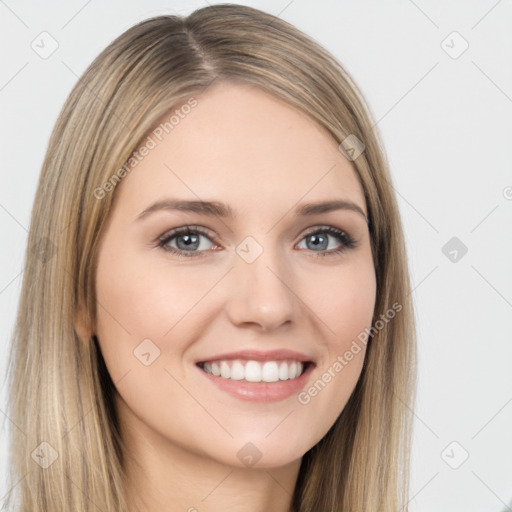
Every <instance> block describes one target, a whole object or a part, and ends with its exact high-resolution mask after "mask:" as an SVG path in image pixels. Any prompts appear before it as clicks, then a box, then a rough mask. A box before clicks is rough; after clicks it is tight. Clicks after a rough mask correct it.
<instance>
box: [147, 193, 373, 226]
mask: <svg viewBox="0 0 512 512" xmlns="http://www.w3.org/2000/svg"><path fill="white" fill-rule="evenodd" d="M161 210H170V211H172V210H177V211H182V212H191V213H198V214H200V215H208V216H215V217H222V218H231V219H234V218H236V217H237V215H236V214H235V212H234V211H233V209H232V208H231V207H230V206H229V205H227V204H224V203H221V202H219V201H195V200H184V199H164V200H162V201H157V202H156V203H154V204H152V205H151V206H149V207H148V208H146V209H145V210H144V211H142V212H141V213H140V214H139V215H138V216H137V220H138V219H142V218H144V217H147V216H148V215H149V214H151V213H153V212H156V211H161ZM336 210H348V211H354V212H357V213H359V214H360V215H362V216H363V217H364V219H365V221H366V222H368V219H367V218H366V215H365V213H364V211H363V210H362V208H361V207H360V206H359V205H357V204H356V203H353V202H352V201H348V200H344V199H333V200H329V201H321V202H316V203H305V204H302V205H300V206H298V207H297V208H296V209H295V215H298V216H300V217H306V216H311V215H317V214H319V213H327V212H332V211H336Z"/></svg>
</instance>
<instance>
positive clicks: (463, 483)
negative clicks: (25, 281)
mask: <svg viewBox="0 0 512 512" xmlns="http://www.w3.org/2000/svg"><path fill="white" fill-rule="evenodd" d="M209 3H211V4H213V3H217V2H213V1H210V2H209ZM240 3H244V4H246V5H251V6H254V7H257V8H260V9H263V10H266V11H268V12H270V13H272V14H275V15H279V16H280V17H282V18H283V19H285V20H287V21H289V22H291V23H293V24H294V25H296V26H297V27H298V28H300V29H302V30H303V31H305V32H306V33H308V34H310V35H311V36H313V37H314V38H315V39H317V40H318V41H319V42H320V43H322V44H323V45H325V46H326V47H327V48H328V49H329V50H330V51H331V52H332V53H334V54H335V55H336V56H337V57H338V58H339V59H340V61H341V62H342V63H343V64H344V65H345V66H346V68H347V69H348V71H349V72H350V73H351V74H352V75H353V76H354V78H355V79H356V81H357V82H358V83H359V85H360V86H361V88H362V90H363V92H364V94H365V95H366V97H367V99H368V101H369V103H370V105H371V108H372V110H373V114H374V115H375V118H376V120H377V121H378V128H379V129H380V130H381V132H382V135H383V139H384V143H385V146H386V150H387V153H388V157H389V161H390V164H391V170H392V175H393V180H394V186H395V189H396V193H397V196H398V201H399V206H400V210H401V213H402V216H403V221H404V226H405V231H406V239H407V244H408V250H409V260H410V267H411V273H412V282H413V287H414V291H413V296H414V301H415V308H416V313H417V321H418V333H419V362H420V367H419V390H418V400H417V407H416V410H415V411H414V417H415V427H414V428H415V431H414V441H413V443H414V446H413V465H412V486H411V502H410V510H411V512H430V511H434V510H435V511H450V512H456V511H464V512H472V511H475V512H476V511H478V512H482V511H496V512H498V511H503V510H512V508H509V509H507V504H509V506H510V507H512V457H511V456H512V435H511V433H512V372H511V369H510V367H511V364H510V363H511V362H512V344H511V338H512V336H511V331H512V329H511V322H510V318H511V308H512V271H511V262H512V238H511V220H512V171H511V169H512V166H511V163H512V149H511V148H512V144H511V141H512V122H511V121H510V119H511V116H512V66H511V63H512V30H511V22H512V3H511V2H510V1H496V0H491V1H487V0H486V1H479V2H476V1H471V2H470V1H464V2H463V1H457V2H456V1H451V2H441V1H438V2H434V1H419V0H417V1H416V2H413V1H412V0H408V1H407V0H403V1H398V0H395V1H391V2H377V1H374V2H370V1H358V2H356V1H345V2H335V1H334V0H332V1H328V0H324V1H317V2H307V1H305V0H292V1H289V0H280V1H277V0H275V1H274V2H271V1H270V0H267V1H253V2H240ZM205 5H207V3H206V2H201V1H189V2H185V1H175V0H170V1H167V2H163V1H156V0H153V1H144V2H142V1H135V0H131V1H126V0H124V1H120V0H118V1H111V2H108V3H106V2H99V1H98V0H90V1H88V2H87V1H84V0H80V1H75V0H73V1H66V2H64V1H62V2H57V1H46V2H35V1H30V2H29V1H15V0H6V1H0V48H1V66H0V108H1V118H0V119H1V122H0V141H1V142H0V144H1V146H0V148H1V161H0V172H1V182H0V184H1V186H0V227H1V230H2V250H1V252H0V330H1V332H2V337H1V339H0V343H1V344H2V345H1V346H2V349H3V354H4V355H5V357H2V358H0V371H1V375H2V377H3V376H4V375H5V370H6V363H7V349H8V346H9V337H10V335H11V333H12V328H13V324H14V318H15V312H16V307H17V301H18V297H19V291H20V284H21V276H22V262H23V258H24V251H25V244H26V238H27V229H28V226H29V218H30V211H31V207H32V201H33V197H34V193H35V188H36V184H37V179H38V175H39V171H40V166H41V163H42V160H43V156H44V152H45V150H46V145H47V142H48V137H49V135H50V132H51V129H52V127H53V124H54V122H55V120H56V118H57V116H58V113H59V111H60V109H61V107H62V104H63V102H64V100H65V98H66V96H67V95H68V94H69V92H70V90H71V88H72V87H73V85H74V84H75V82H76V80H77V78H78V76H79V75H80V74H81V73H82V72H83V71H84V70H85V68H86V67H87V65H88V64H89V63H90V62H91V61H92V60H93V59H94V57H96V55H97V54H98V53H99V52H100V51H101V50H102V49H103V48H104V47H105V46H106V45H107V44H108V43H109V42H110V41H111V40H112V39H114V38H115V37H117V36H118V35H119V34H121V33H122V32H123V31H124V30H126V29H127V28H129V27H130V26H132V25H133V24H135V23H136V22H138V21H140V20H143V19H145V18H148V17H151V16H155V15H158V14H174V13H176V14H188V13H190V12H191V11H192V10H194V9H195V8H197V7H202V6H205ZM44 31H46V32H48V34H50V36H48V35H40V34H41V33H42V32H44ZM453 32H457V33H458V34H453ZM53 40H54V41H56V43H54V42H52V41H53ZM52 44H58V48H57V49H56V51H54V53H53V54H51V55H50V56H47V55H41V53H43V52H44V51H49V50H51V49H52V46H51V45H52ZM466 45H469V46H468V48H467V49H466V50H465V51H463V50H464V49H465V47H466ZM33 47H34V48H33ZM43 47H44V48H43ZM36 50H37V51H36ZM42 57H47V58H42ZM48 200H51V198H48ZM453 237H456V239H455V240H452V241H451V242H450V240H451V239H452V238H453ZM446 244H448V245H446ZM464 246H465V247H466V248H467V253H465V254H463V250H464ZM454 251H455V252H454ZM0 384H1V386H2V388H1V392H0V410H1V411H2V412H3V411H5V403H6V385H5V378H3V379H2V380H1V383H0ZM3 416H4V421H3V429H2V430H1V432H0V453H1V454H2V458H1V459H0V464H1V467H0V473H1V474H0V477H1V478H0V485H2V488H1V489H0V491H1V492H0V496H1V495H3V494H5V492H7V488H6V485H5V483H4V482H5V477H6V474H7V471H8V468H7V463H6V455H7V450H8V446H7V442H6V435H7V433H6V432H7V428H9V427H10V425H11V423H10V421H9V420H8V419H7V418H5V414H4V415H3ZM466 456H467V457H468V458H467V460H464V459H465V457H466Z"/></svg>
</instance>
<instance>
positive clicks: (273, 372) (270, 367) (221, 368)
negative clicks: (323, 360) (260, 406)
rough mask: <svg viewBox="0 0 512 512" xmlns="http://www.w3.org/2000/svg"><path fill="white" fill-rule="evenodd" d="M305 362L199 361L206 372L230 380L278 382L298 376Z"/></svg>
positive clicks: (305, 364) (301, 372) (302, 371)
mask: <svg viewBox="0 0 512 512" xmlns="http://www.w3.org/2000/svg"><path fill="white" fill-rule="evenodd" d="M307 364H308V363H307V362H305V363H303V362H301V361H294V360H286V361H265V362H263V361H253V360H243V359H235V360H226V359H224V360H222V359H221V360H217V361H205V362H203V363H199V365H198V366H199V367H200V368H201V369H202V370H203V371H204V372H206V373H208V374H210V375H214V376H215V377H220V378H222V379H230V380H245V381H246V382H278V381H284V380H293V379H297V378H299V377H300V376H301V375H302V374H303V373H304V370H305V367H306V366H307Z"/></svg>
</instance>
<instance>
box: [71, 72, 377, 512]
mask: <svg viewBox="0 0 512 512" xmlns="http://www.w3.org/2000/svg"><path fill="white" fill-rule="evenodd" d="M195 97H196V99H197V101H198V105H197V106H196V107H195V108H194V109H192V111H191V112H190V114H188V115H187V116H186V117H185V118H184V119H182V120H180V123H179V125H177V126H176V127H175V128H174V129H173V130H172V131H171V132H169V134H168V135H167V136H165V137H164V139H163V140H162V141H161V142H159V144H158V145H157V147H156V148H154V149H152V150H151V151H150V152H149V154H148V155H147V156H146V157H145V158H144V159H143V161H142V162H140V163H139V164H138V165H137V166H136V167H135V168H134V169H133V170H132V171H131V172H130V173H129V174H127V175H126V176H125V177H124V178H123V180H122V182H121V183H120V185H118V187H117V189H116V190H115V194H116V195H115V202H114V205H113V208H112V210H111V212H110V214H109V218H108V222H107V225H106V229H105V231H104V232H103V235H102V238H101V243H100V246H99V249H98V250H99V252H98V266H97V274H96V286H97V300H98V303H99V304H100V305H101V306H98V311H97V317H98V321H97V325H95V326H94V327H93V328H90V329H89V328H88V327H87V326H86V325H84V324H83V323H81V321H80V317H79V316H77V319H76V328H77V332H78V333H79V335H81V336H83V337H87V336H90V335H91V333H95V334H96V335H97V336H98V339H99V342H100V347H101V350H102V353H103V356H104V359H105V362H106V365H107V368H108V370H109V373H110V375H111V377H112V380H113V381H114V383H115V386H116V389H117V394H116V397H115V399H116V403H117V407H118V413H119V419H120V423H121V429H122V436H123V439H124V441H125V443H126V444H127V446H128V448H129V450H128V459H127V463H126V469H127V474H128V480H127V483H128V493H129V500H130V506H131V511H135V510H140V511H146V510H151V511H153V512H154V511H164V510H165V511H181V512H183V511H187V510H189V511H193V510H198V511H201V512H203V511H204V512H206V511H218V510H237V511H241V512H251V511H263V510H273V511H277V512H285V511H288V510H290V504H291V495H292V493H293V489H294V486H295V482H296V478H297V475H298V471H299V466H300V462H301V458H302V456H303V455H304V453H305V452H307V451H308V450H309V449H310V448H311V447H313V446H314V445H315V444H316V443H317V442H318V441H319V440H320V439H321V438H322V437H323V436H324V435H325V434H326V433H327V431H328V430H329V428H330V427H331V426H332V425H333V423H334V421H335V420H336V418H337V417H338V416H339V414H340V413H341V411H342V410H343V408H344V406H345V404H346V402H347V400H348V399H349V397H350V395H351V393H352V391H353V389H354V387H355V385H356V383H357V380H358V378H359V376H360V373H361V369H362V366H363V360H364V356H365V350H364V346H363V349H362V350H361V351H360V352H359V353H357V354H356V355H354V357H353V359H352V360H351V361H350V362H349V363H348V364H347V365H346V366H345V367H344V368H343V371H341V372H339V373H337V374H336V376H335V377H334V378H332V380H331V382H329V383H328V384H327V385H326V386H325V388H324V389H323V390H322V391H321V392H320V393H318V394H317V396H315V397H314V398H312V399H311V401H310V402H309V403H308V404H301V403H300V402H299V401H298V399H297V394H295V395H292V396H291V397H289V398H287V399H284V400H281V401H278V402H273V403H261V402H248V401H243V400H240V399H238V398H235V397H232V396H231V395H228V394H227V393H225V392H224V391H221V390H219V389H217V387H216V386H214V385H213V384H211V383H210V382H209V381H208V380H207V379H205V378H204V376H203V375H202V374H201V370H198V368H197V367H196V365H195V364H194V361H196V360H197V359H199V358H201V357H204V356H208V357H209V356H212V355H215V354H220V353H223V352H229V351H234V350H241V349H249V348H257V349H261V350H271V349H279V348H287V349H291V350H297V351H299V352H304V353H306V354H308V355H310V356H312V357H313V358H314V359H315V361H316V367H315V368H314V370H313V373H312V374H311V375H310V379H309V381H308V384H307V385H306V388H305V389H307V387H309V386H310V385H311V384H312V383H313V382H315V381H316V380H317V379H318V378H320V376H321V375H322V373H323V372H325V371H327V369H328V368H329V367H332V365H333V363H334V362H335V361H336V360H337V357H338V356H339V355H342V354H344V353H345V352H346V350H348V349H349V347H350V345H351V343H352V342H353V340H355V339H356V337H357V335H358V334H359V333H360V332H361V331H363V330H364V329H365V328H367V327H368V328H369V327H370V326H371V321H372V314H373V310H374V305H375V299H376V295H375V294H376V281H375V272H374V264H373V260H372V254H371V249H370V239H369V232H368V226H367V222H366V219H365V216H366V215H367V209H366V204H365V200H364V194H363V190H362V187H361V185H360V183H359V181H358V179H357V176H356V173H355V171H354V168H353V164H352V163H351V162H350V161H349V160H347V159H346V158H345V156H344V155H343V154H342V153H341V152H340V151H339V150H338V147H337V143H336V142H335V141H334V139H333V138H332V137H331V136H330V135H329V134H328V133H327V132H326V131H325V130H324V129H323V128H322V127H320V126H319V125H318V124H316V122H315V121H313V120H312V119H310V118H309V117H308V116H306V115H305V114H304V113H301V112H299V111H298V110H296V109H294V108H292V107H290V106H288V105H287V104H285V103H283V102H282V101H281V100H279V99H276V98H275V97H273V96H271V95H269V94H267V93H265V92H263V91H261V90H259V89H257V88H255V87H251V86H247V85H240V84H236V85H235V84H230V83H226V82H224V83H217V84H215V85H214V86H212V87H210V88H209V89H208V90H207V91H206V92H205V93H203V94H202V95H198V96H195ZM166 198H181V199H191V200H199V199H201V200H217V201H222V202H224V203H227V204H228V205H230V207H231V208H232V209H233V210H234V211H235V213H236V214H237V217H236V218H234V219H229V218H221V217H216V216H207V215H203V214H198V213H189V212H183V211H172V210H160V211H156V212H153V213H151V214H148V215H146V216H144V217H143V218H142V219H137V217H138V215H139V214H140V213H141V212H143V211H144V210H145V209H147V208H148V207H149V206H150V205H152V204H153V203H154V202H155V201H158V200H163V199H166ZM331 199H344V200H347V201H351V202H353V203H355V204H356V205H358V206H359V207H360V209H361V210H362V211H363V213H364V215H363V214H361V213H358V212H356V211H353V210H348V209H347V210H337V211H332V212H325V213H320V214H316V215H313V216H310V217H299V216H297V215H295V214H294V209H295V207H296V206H298V205H299V204H303V203H306V202H307V203H309V202H316V201H327V200H331ZM187 224H193V225H200V226H202V227H204V228H206V229H207V231H208V233H209V234H211V236H210V235H208V236H204V235H200V240H201V245H200V248H199V249H196V250H195V251H196V254H197V253H199V256H196V257H189V258H186V257H181V258H180V257H178V256H177V255H174V254H171V253H169V252H167V251H165V250H164V248H161V247H158V246H157V242H156V241H157V239H158V237H160V236H162V235H164V234H166V233H167V232H169V231H170V230H171V229H174V228H178V227H180V226H184V225H187ZM325 226H333V227H336V228H338V229H341V230H343V231H345V232H346V233H348V234H349V235H350V236H351V237H352V238H353V239H354V240H355V241H356V246H355V247H354V248H348V249H346V250H345V251H344V252H341V253H338V254H334V253H332V252H331V254H328V255H325V256H321V255H319V254H321V253H326V252H328V251H332V250H333V249H336V248H338V247H340V246H341V245H343V242H341V241H340V240H339V239H338V238H337V237H336V236H334V235H331V234H326V233H325V232H323V233H324V235H323V236H328V240H329V245H328V248H327V249H322V248H320V249H318V248H315V246H314V245H313V244H311V236H309V237H308V236H306V235H305V232H306V231H307V230H308V228H315V227H320V228H321V227H325ZM247 236H251V237H253V238H254V239H255V240H256V241H257V243H258V244H259V245H260V246H261V248H262V249H263V252H262V254H261V255H260V256H259V257H258V258H257V259H256V260H255V261H254V262H253V263H250V264H249V263H247V262H246V261H245V260H244V259H243V258H241V257H240V256H239V255H238V254H237V252H236V248H237V246H238V245H239V244H240V243H241V242H242V241H243V240H244V239H245V238H246V237H247ZM178 239H179V237H178V238H176V237H175V238H174V239H173V241H172V242H169V243H168V245H172V246H173V247H174V248H176V247H183V246H184V244H183V237H182V238H181V239H179V240H180V242H181V243H180V245H179V246H177V242H178ZM308 241H309V242H308ZM335 283H338V285H337V286H336V285H335ZM148 338H149V339H150V340H151V341H152V343H154V344H155V345H156V346H157V347H158V348H159V350H160V355H159V357H157V358H156V359H155V360H154V361H153V362H152V363H151V364H150V365H149V366H145V365H144V364H142V363H141V361H140V360H139V359H138V358H137V357H135V356H134V350H135V349H136V347H137V346H139V344H140V343H141V342H142V340H144V339H148ZM249 442H250V443H252V444H253V445H255V446H256V447H257V449H258V450H259V452H260V453H261V458H260V460H259V461H258V462H257V463H256V464H255V465H253V466H250V467H249V466H248V465H246V464H245V463H244V462H242V461H241V460H240V459H239V458H238V457H237V452H238V451H239V450H240V449H241V448H242V447H244V446H245V445H246V444H247V443H249Z"/></svg>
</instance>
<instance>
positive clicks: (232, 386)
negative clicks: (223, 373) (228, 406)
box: [197, 363, 315, 402]
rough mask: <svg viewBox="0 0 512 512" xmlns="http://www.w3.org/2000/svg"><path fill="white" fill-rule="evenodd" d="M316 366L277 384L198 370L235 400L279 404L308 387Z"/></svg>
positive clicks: (311, 365)
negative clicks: (226, 377)
mask: <svg viewBox="0 0 512 512" xmlns="http://www.w3.org/2000/svg"><path fill="white" fill-rule="evenodd" d="M314 366H315V365H314V364H312V363H309V365H308V367H307V368H306V371H305V372H304V373H303V374H302V375H301V376H300V377H298V378H296V379H289V380H279V381H277V382H247V381H246V380H232V379H223V378H222V377H217V376H215V375H212V374H210V373H206V372H205V371H204V370H202V369H201V368H199V367H197V369H198V370H199V371H200V372H201V373H202V374H203V375H204V376H205V377H206V378H207V379H208V380H209V381H210V382H212V383H213V384H215V385H216V386H217V387H218V388H219V389H221V390H222V391H225V392H226V393H229V394H230V395H231V396H234V397H235V398H240V399H241V400H247V401H250V402H279V401H280V400H284V399H286V398H288V397H290V396H292V395H294V394H296V393H298V392H299V391H300V390H301V389H302V388H304V386H305V385H306V382H307V380H308V379H309V375H310V374H311V372H312V371H313V368H314Z"/></svg>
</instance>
